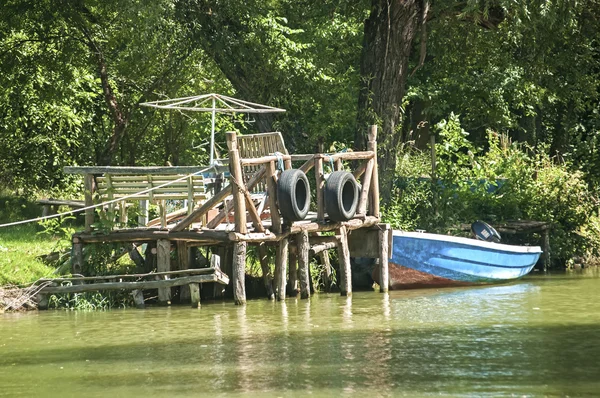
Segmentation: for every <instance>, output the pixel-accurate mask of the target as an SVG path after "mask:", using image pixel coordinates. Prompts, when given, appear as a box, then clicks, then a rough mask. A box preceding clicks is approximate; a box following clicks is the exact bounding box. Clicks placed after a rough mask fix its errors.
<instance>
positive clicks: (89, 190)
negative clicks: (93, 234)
mask: <svg viewBox="0 0 600 398" xmlns="http://www.w3.org/2000/svg"><path fill="white" fill-rule="evenodd" d="M95 188H96V187H95V183H94V175H93V174H86V175H85V179H84V193H83V194H84V197H85V207H90V206H93V205H94V191H95ZM93 223H94V209H86V210H85V232H90V231H91V230H92V224H93Z"/></svg>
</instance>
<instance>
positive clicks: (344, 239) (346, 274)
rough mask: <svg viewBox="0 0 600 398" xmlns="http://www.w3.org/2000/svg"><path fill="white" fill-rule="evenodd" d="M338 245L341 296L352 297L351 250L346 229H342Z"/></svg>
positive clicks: (339, 232) (338, 233) (339, 231)
mask: <svg viewBox="0 0 600 398" xmlns="http://www.w3.org/2000/svg"><path fill="white" fill-rule="evenodd" d="M337 235H339V240H340V244H339V245H338V257H339V261H340V294H341V295H342V296H350V295H351V294H352V268H351V266H350V250H349V248H348V233H347V231H346V227H341V228H340V229H339V230H338V232H337Z"/></svg>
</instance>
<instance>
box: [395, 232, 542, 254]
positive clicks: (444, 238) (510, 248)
mask: <svg viewBox="0 0 600 398" xmlns="http://www.w3.org/2000/svg"><path fill="white" fill-rule="evenodd" d="M392 235H393V236H398V237H404V238H416V239H421V240H433V241H439V242H451V243H457V244H462V245H466V246H477V247H480V248H484V249H490V250H496V251H506V252H512V253H528V254H536V253H542V252H543V251H542V248H541V247H540V246H516V245H507V244H505V243H494V242H485V241H482V240H477V239H472V238H464V237H461V236H452V235H440V234H431V233H427V232H408V231H398V230H394V231H393V232H392Z"/></svg>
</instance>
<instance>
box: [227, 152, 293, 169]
mask: <svg viewBox="0 0 600 398" xmlns="http://www.w3.org/2000/svg"><path fill="white" fill-rule="evenodd" d="M281 158H282V159H283V161H284V162H285V161H291V160H292V157H291V156H290V155H284V154H281ZM230 159H231V158H230ZM278 160H279V157H277V156H274V155H267V156H262V157H260V158H246V159H241V165H242V166H256V165H262V164H267V163H270V162H277V161H278ZM238 163H239V162H238Z"/></svg>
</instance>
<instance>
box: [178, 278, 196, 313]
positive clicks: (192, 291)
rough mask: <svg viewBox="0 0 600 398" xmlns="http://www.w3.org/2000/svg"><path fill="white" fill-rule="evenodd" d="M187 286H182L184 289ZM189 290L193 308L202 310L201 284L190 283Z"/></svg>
mask: <svg viewBox="0 0 600 398" xmlns="http://www.w3.org/2000/svg"><path fill="white" fill-rule="evenodd" d="M184 286H186V285H183V286H181V287H182V288H183V287H184ZM187 290H189V292H190V303H191V305H192V308H200V284H199V283H190V284H189V285H187Z"/></svg>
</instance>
